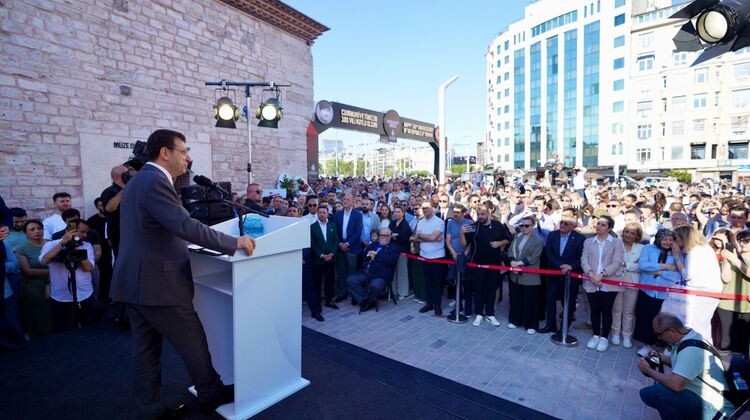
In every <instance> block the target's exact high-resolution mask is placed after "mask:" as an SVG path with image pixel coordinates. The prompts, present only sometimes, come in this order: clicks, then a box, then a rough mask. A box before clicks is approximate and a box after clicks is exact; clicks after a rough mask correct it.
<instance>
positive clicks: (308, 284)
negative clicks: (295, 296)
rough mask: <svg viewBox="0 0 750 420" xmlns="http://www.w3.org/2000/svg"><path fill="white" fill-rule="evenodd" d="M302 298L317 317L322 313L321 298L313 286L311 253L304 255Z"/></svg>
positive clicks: (304, 253)
mask: <svg viewBox="0 0 750 420" xmlns="http://www.w3.org/2000/svg"><path fill="white" fill-rule="evenodd" d="M302 296H303V297H304V298H305V302H307V307H308V308H310V313H311V314H312V315H316V314H319V313H320V298H319V297H318V294H317V293H315V287H314V286H313V263H312V256H311V255H310V253H309V252H307V253H306V252H303V253H302Z"/></svg>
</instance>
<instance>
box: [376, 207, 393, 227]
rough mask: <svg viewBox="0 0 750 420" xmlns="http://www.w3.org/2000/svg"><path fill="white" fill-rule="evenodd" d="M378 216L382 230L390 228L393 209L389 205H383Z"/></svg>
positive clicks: (379, 208)
mask: <svg viewBox="0 0 750 420" xmlns="http://www.w3.org/2000/svg"><path fill="white" fill-rule="evenodd" d="M378 216H379V217H380V229H385V228H390V226H391V221H392V220H391V219H392V215H391V208H390V207H388V205H386V204H383V205H381V206H380V207H378ZM391 232H392V230H391Z"/></svg>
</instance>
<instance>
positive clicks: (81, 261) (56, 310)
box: [39, 222, 95, 332]
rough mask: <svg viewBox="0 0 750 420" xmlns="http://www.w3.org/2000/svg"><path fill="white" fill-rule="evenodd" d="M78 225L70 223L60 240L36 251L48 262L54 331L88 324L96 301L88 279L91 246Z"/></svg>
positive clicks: (91, 260)
mask: <svg viewBox="0 0 750 420" xmlns="http://www.w3.org/2000/svg"><path fill="white" fill-rule="evenodd" d="M79 226H80V222H76V223H75V229H72V227H73V226H72V225H71V228H70V229H69V230H68V231H67V232H65V234H64V235H63V237H62V239H57V240H53V241H49V242H47V243H45V244H44V246H42V250H41V252H40V254H39V261H40V262H41V263H42V264H45V265H49V277H50V310H51V312H52V322H53V331H54V332H60V331H65V330H68V329H72V328H76V327H77V326H78V325H79V324H80V325H82V326H84V325H88V324H90V323H91V317H92V314H93V309H94V304H95V300H94V296H93V292H94V286H93V283H92V279H91V271H92V270H93V269H94V248H93V247H92V246H91V244H90V243H88V242H84V241H83V239H84V235H82V233H81V232H80V231H79ZM71 273H75V275H71Z"/></svg>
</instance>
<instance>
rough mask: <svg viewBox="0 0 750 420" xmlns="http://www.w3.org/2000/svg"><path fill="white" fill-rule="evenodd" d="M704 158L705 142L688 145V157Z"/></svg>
mask: <svg viewBox="0 0 750 420" xmlns="http://www.w3.org/2000/svg"><path fill="white" fill-rule="evenodd" d="M705 158H706V143H699V144H691V145H690V159H705Z"/></svg>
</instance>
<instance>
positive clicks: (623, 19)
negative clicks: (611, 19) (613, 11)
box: [615, 13, 625, 26]
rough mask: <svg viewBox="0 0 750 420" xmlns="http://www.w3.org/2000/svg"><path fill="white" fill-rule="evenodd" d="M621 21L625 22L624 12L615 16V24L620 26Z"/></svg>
mask: <svg viewBox="0 0 750 420" xmlns="http://www.w3.org/2000/svg"><path fill="white" fill-rule="evenodd" d="M623 23H625V13H621V14H619V15H617V16H615V26H620V25H622V24H623Z"/></svg>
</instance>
